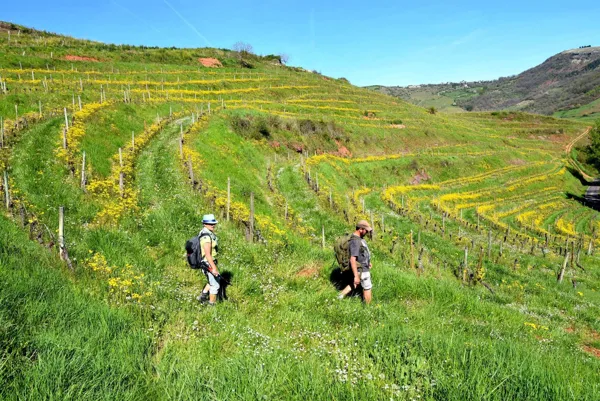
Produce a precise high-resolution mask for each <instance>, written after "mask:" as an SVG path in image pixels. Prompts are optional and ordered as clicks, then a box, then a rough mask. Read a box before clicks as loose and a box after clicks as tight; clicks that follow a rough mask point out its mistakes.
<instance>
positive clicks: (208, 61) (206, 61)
mask: <svg viewBox="0 0 600 401" xmlns="http://www.w3.org/2000/svg"><path fill="white" fill-rule="evenodd" d="M198 62H200V64H202V65H203V66H205V67H208V68H219V67H223V64H221V62H220V61H219V60H217V59H216V58H212V57H207V58H204V57H200V58H199V59H198Z"/></svg>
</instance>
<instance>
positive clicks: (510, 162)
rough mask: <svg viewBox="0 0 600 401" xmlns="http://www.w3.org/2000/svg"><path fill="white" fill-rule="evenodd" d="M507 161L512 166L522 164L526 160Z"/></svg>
mask: <svg viewBox="0 0 600 401" xmlns="http://www.w3.org/2000/svg"><path fill="white" fill-rule="evenodd" d="M508 163H509V164H512V165H513V166H522V165H524V164H526V163H527V162H526V161H525V160H522V159H512V160H509V161H508Z"/></svg>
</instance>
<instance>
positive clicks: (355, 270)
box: [350, 256, 360, 287]
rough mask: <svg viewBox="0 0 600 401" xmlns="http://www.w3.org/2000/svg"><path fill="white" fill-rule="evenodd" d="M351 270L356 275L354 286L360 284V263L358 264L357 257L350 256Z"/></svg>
mask: <svg viewBox="0 0 600 401" xmlns="http://www.w3.org/2000/svg"><path fill="white" fill-rule="evenodd" d="M350 268H351V269H352V273H354V286H355V287H356V286H357V285H359V284H360V276H359V275H358V263H356V256H350Z"/></svg>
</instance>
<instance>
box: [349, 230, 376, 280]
mask: <svg viewBox="0 0 600 401" xmlns="http://www.w3.org/2000/svg"><path fill="white" fill-rule="evenodd" d="M349 248H350V257H352V256H356V263H357V267H358V270H359V271H363V272H366V271H369V266H370V265H371V252H370V251H369V246H368V245H367V241H365V240H364V239H363V238H360V237H359V236H356V235H353V236H352V237H351V238H350V246H349Z"/></svg>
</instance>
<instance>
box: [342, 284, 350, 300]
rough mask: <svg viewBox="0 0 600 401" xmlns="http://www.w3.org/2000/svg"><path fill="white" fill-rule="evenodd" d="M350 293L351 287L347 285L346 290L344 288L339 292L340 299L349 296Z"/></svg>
mask: <svg viewBox="0 0 600 401" xmlns="http://www.w3.org/2000/svg"><path fill="white" fill-rule="evenodd" d="M351 291H352V286H350V285H347V286H346V288H344V289H343V290H342V291H340V295H339V297H340V299H341V298H344V297H345V296H346V295H348V294H350V292H351Z"/></svg>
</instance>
